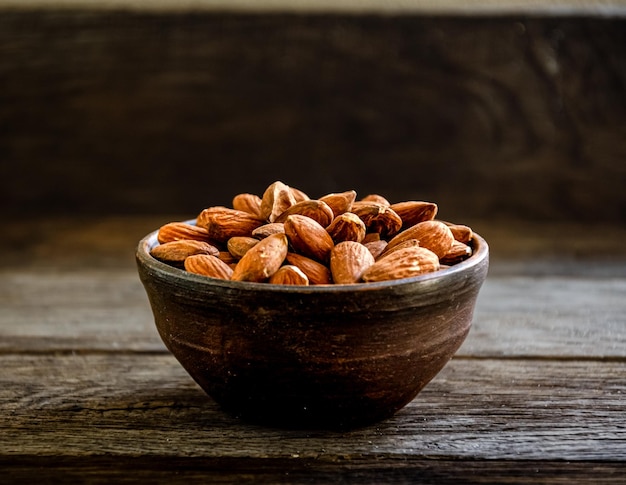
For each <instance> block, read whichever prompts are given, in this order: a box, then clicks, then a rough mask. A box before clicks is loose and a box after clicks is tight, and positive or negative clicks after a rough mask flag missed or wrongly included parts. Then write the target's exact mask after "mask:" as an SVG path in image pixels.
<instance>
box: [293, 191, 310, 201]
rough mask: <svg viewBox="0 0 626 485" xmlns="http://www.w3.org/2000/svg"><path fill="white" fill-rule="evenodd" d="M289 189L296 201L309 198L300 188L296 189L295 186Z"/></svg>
mask: <svg viewBox="0 0 626 485" xmlns="http://www.w3.org/2000/svg"><path fill="white" fill-rule="evenodd" d="M289 190H291V195H293V198H294V199H295V200H296V203H297V202H302V201H303V200H310V197H309V196H308V194H307V193H305V192H303V191H302V190H300V189H296V188H295V187H289Z"/></svg>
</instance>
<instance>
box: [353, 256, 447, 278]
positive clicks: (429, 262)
mask: <svg viewBox="0 0 626 485" xmlns="http://www.w3.org/2000/svg"><path fill="white" fill-rule="evenodd" d="M437 270H439V258H438V257H437V255H436V254H435V253H433V252H432V251H430V250H429V249H426V248H421V247H407V248H404V249H400V250H398V251H394V252H393V253H391V254H389V255H388V256H387V257H385V258H381V259H379V260H378V261H376V262H375V263H374V264H373V265H372V266H370V267H369V268H368V269H367V270H366V271H365V272H364V273H363V276H362V280H363V281H364V282H366V283H372V282H376V281H389V280H397V279H401V278H411V277H413V276H419V275H422V274H426V273H432V272H433V271H437Z"/></svg>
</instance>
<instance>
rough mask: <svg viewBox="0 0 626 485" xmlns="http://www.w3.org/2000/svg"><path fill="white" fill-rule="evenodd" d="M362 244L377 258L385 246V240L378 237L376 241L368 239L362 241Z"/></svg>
mask: <svg viewBox="0 0 626 485" xmlns="http://www.w3.org/2000/svg"><path fill="white" fill-rule="evenodd" d="M363 245H364V246H365V247H366V248H367V249H368V251H369V252H370V253H372V256H374V259H378V258H379V257H380V255H381V254H382V253H383V251H384V250H385V248H386V247H387V241H385V240H384V239H378V240H377V241H370V242H367V243H364V244H363Z"/></svg>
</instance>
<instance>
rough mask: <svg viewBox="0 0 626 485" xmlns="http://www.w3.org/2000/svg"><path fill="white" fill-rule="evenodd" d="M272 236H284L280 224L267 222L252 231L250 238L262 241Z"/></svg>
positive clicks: (281, 224) (283, 229) (282, 227)
mask: <svg viewBox="0 0 626 485" xmlns="http://www.w3.org/2000/svg"><path fill="white" fill-rule="evenodd" d="M272 234H285V226H284V225H283V223H282V222H269V223H267V224H263V225H262V226H259V227H257V228H256V229H255V230H254V231H252V237H256V238H257V239H263V238H265V237H267V236H271V235H272Z"/></svg>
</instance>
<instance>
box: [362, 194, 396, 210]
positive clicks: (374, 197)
mask: <svg viewBox="0 0 626 485" xmlns="http://www.w3.org/2000/svg"><path fill="white" fill-rule="evenodd" d="M361 201H362V202H376V203H378V204H382V205H384V206H387V207H389V206H390V205H391V204H390V203H389V201H388V200H387V199H386V198H385V197H383V196H382V195H379V194H368V195H366V196H365V197H363V198H362V199H361Z"/></svg>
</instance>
